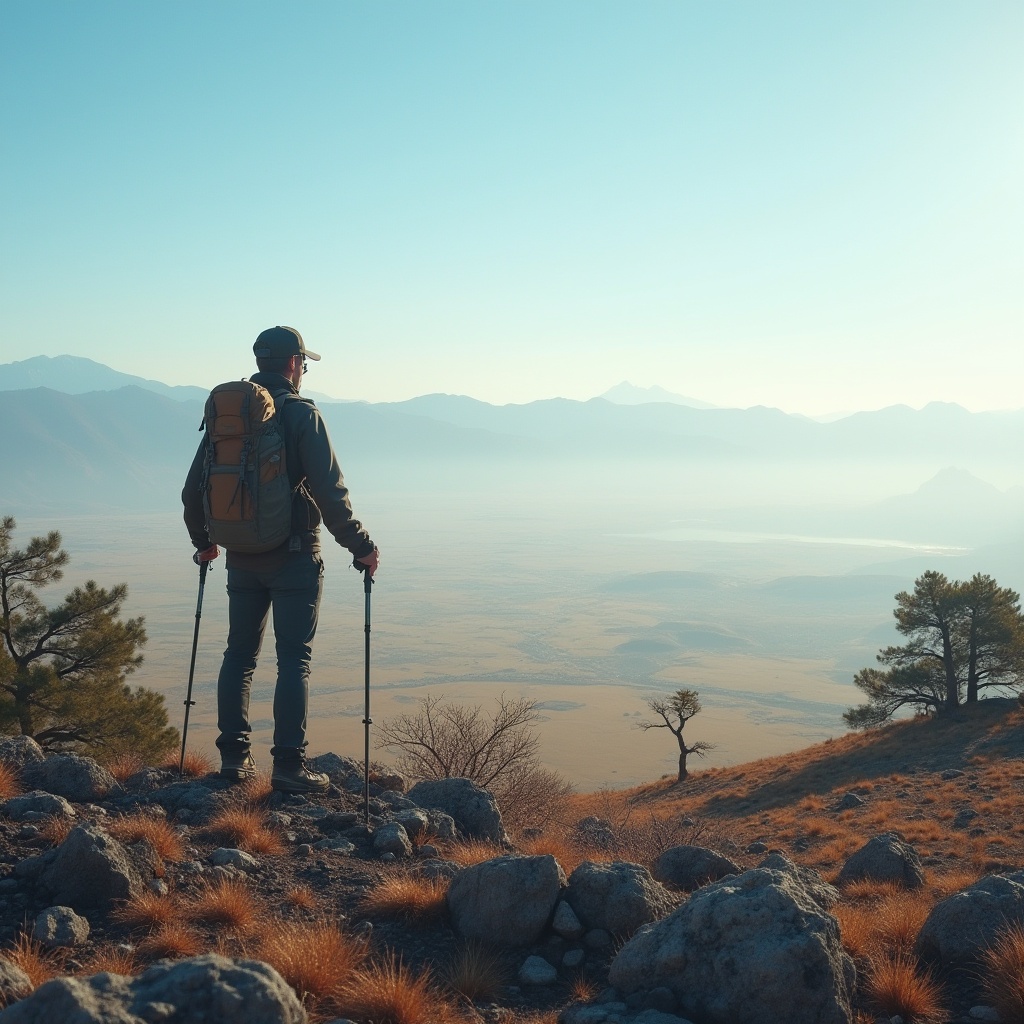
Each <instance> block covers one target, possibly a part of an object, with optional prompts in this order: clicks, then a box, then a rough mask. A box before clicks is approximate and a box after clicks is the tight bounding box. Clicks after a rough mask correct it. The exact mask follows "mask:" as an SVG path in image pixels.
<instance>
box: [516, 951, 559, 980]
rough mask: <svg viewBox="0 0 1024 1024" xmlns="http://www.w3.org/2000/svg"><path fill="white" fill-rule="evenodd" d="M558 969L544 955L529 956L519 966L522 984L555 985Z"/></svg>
mask: <svg viewBox="0 0 1024 1024" xmlns="http://www.w3.org/2000/svg"><path fill="white" fill-rule="evenodd" d="M556 981H558V971H557V970H555V968H554V967H552V966H551V964H549V963H548V962H547V960H545V959H544V957H542V956H528V957H527V958H526V960H525V961H524V962H523V966H522V967H520V968H519V984H520V985H554V983H555V982H556Z"/></svg>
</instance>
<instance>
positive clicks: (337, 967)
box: [255, 921, 366, 1009]
mask: <svg viewBox="0 0 1024 1024" xmlns="http://www.w3.org/2000/svg"><path fill="white" fill-rule="evenodd" d="M255 953H256V956H257V957H258V958H259V959H261V960H265V961H266V962H267V963H268V964H270V966H271V967H273V968H274V969H275V970H276V971H277V972H278V974H280V975H281V977H282V978H284V980H285V981H287V982H288V984H289V985H291V987H292V988H293V989H295V991H296V992H298V994H299V998H300V999H302V1000H303V1001H306V1000H307V999H308V1000H311V1001H312V1002H313V1003H315V1004H318V1005H319V1004H322V1003H326V1004H327V1006H329V1007H330V1008H332V1009H336V1008H337V1007H336V1005H335V1004H336V1003H337V1000H338V998H339V996H340V994H341V990H342V986H343V985H344V984H345V982H346V981H348V980H350V978H351V976H352V974H353V972H354V971H355V970H356V968H357V967H359V965H360V964H361V963H362V962H363V960H364V958H365V956H366V948H365V946H364V945H363V944H362V943H361V942H359V941H357V940H356V939H353V938H352V937H351V936H349V935H346V934H344V933H343V932H342V931H341V930H340V929H339V928H338V927H337V926H336V925H333V924H330V923H328V922H327V921H318V922H315V923H313V924H298V923H294V922H280V921H275V922H273V923H272V924H271V925H270V926H269V927H268V928H267V930H266V931H265V932H263V934H261V935H260V936H259V939H258V942H257V944H256V950H255Z"/></svg>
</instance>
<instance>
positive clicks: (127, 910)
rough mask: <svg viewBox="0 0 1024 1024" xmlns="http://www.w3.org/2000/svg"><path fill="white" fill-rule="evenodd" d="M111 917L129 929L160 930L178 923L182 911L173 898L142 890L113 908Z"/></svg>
mask: <svg viewBox="0 0 1024 1024" xmlns="http://www.w3.org/2000/svg"><path fill="white" fill-rule="evenodd" d="M111 917H113V919H114V920H115V921H120V922H121V923H122V924H126V925H128V927H129V928H147V929H153V928H161V927H164V926H167V925H169V924H175V923H180V921H181V918H182V910H181V907H180V905H179V904H178V901H177V900H176V899H174V897H173V896H161V895H159V894H158V893H155V892H151V891H150V890H149V889H143V891H142V892H140V893H138V894H137V895H135V896H133V897H132V898H131V899H130V900H125V902H124V903H121V904H120V905H118V906H117V907H115V909H114V911H113V913H112V914H111Z"/></svg>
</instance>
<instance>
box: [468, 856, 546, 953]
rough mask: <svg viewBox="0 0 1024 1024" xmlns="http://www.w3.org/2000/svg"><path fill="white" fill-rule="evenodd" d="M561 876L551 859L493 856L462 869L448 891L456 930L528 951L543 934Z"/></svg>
mask: <svg viewBox="0 0 1024 1024" xmlns="http://www.w3.org/2000/svg"><path fill="white" fill-rule="evenodd" d="M564 884H565V875H564V874H563V873H562V869H561V868H560V867H559V865H558V862H557V861H556V860H555V858H554V857H551V856H548V855H545V856H540V857H512V856H509V857H497V858H495V859H494V860H488V861H484V862H483V863H481V864H473V865H472V866H470V867H467V868H464V869H463V870H462V871H460V872H459V873H458V874H457V875H456V876H455V877H454V878H453V879H452V881H451V885H449V887H448V909H449V911H450V913H451V917H452V924H453V925H454V927H455V930H456V931H457V932H458V933H459V934H460V935H461V936H462V937H463V938H466V939H477V940H479V941H481V942H487V943H491V944H493V945H507V946H528V945H530V944H531V943H534V942H537V941H538V940H539V939H540V937H541V936H542V935H543V934H544V931H545V929H546V928H547V925H548V922H549V921H550V920H551V914H552V912H553V911H554V909H555V904H556V903H557V902H558V895H559V892H560V891H561V887H562V886H563V885H564Z"/></svg>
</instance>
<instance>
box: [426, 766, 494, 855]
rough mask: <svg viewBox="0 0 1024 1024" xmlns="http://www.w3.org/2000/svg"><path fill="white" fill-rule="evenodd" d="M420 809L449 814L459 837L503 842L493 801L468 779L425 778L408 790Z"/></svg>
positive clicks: (489, 794)
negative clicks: (427, 808)
mask: <svg viewBox="0 0 1024 1024" xmlns="http://www.w3.org/2000/svg"><path fill="white" fill-rule="evenodd" d="M409 799H410V800H412V801H413V802H414V803H416V804H418V805H419V806H420V807H434V808H436V809H437V810H439V811H444V813H445V814H448V815H451V817H452V818H453V819H454V821H455V824H456V825H457V826H458V828H459V830H460V831H461V832H462V833H463V835H465V836H467V837H468V838H470V839H485V840H490V841H491V842H492V843H507V842H508V836H507V835H506V834H505V828H504V826H503V825H502V823H501V811H499V810H498V804H497V801H496V800H495V799H494V796H493V795H492V794H491V793H489V792H488V791H487V790H486V789H481V788H480V787H479V786H478V785H477V784H476V783H475V782H471V781H470V780H469V779H428V780H426V781H424V782H417V783H416V785H415V786H413V787H412V789H410V790H409Z"/></svg>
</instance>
